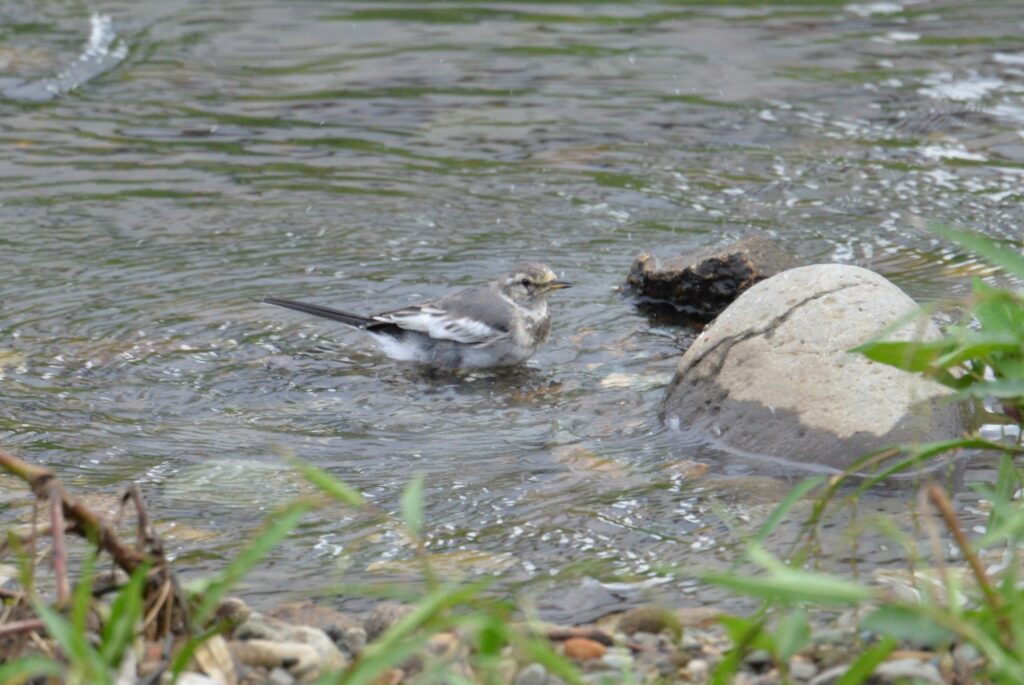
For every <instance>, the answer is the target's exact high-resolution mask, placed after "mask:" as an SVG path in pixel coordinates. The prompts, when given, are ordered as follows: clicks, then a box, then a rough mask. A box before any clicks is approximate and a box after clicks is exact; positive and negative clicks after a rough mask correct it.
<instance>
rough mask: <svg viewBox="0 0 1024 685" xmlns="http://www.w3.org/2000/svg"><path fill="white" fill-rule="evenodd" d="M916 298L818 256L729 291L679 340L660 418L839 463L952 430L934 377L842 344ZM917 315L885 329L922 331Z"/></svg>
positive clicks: (731, 445)
mask: <svg viewBox="0 0 1024 685" xmlns="http://www.w3.org/2000/svg"><path fill="white" fill-rule="evenodd" d="M919 311H920V309H919V308H918V307H917V305H916V304H915V303H914V301H913V300H911V299H910V297H908V296H907V295H906V294H905V293H903V291H901V290H900V289H899V288H897V287H896V286H895V285H893V284H892V283H890V282H889V281H887V280H886V279H885V278H883V277H882V276H879V275H878V274H876V273H873V272H871V271H868V270H867V269H861V268H859V267H855V266H845V265H840V264H819V265H813V266H803V267H798V268H796V269H790V270H788V271H784V272H782V273H780V274H778V275H776V276H773V277H771V278H769V279H767V280H765V281H762V282H761V283H758V284H757V285H755V286H753V287H752V288H750V290H748V291H747V292H745V293H744V294H743V295H741V296H740V297H739V298H738V299H737V300H736V301H735V302H734V303H733V304H732V305H731V306H730V307H729V308H728V309H726V310H725V311H724V312H723V313H722V314H721V315H720V316H719V317H718V318H717V319H716V320H715V321H714V323H712V324H711V325H710V326H709V327H708V328H706V329H705V330H704V332H703V333H702V334H701V335H700V336H699V337H698V338H697V340H696V341H695V342H694V343H693V345H692V346H691V347H690V348H689V349H688V350H687V351H686V353H685V354H684V355H683V358H682V359H681V360H680V362H679V366H678V368H677V369H676V375H675V378H674V379H673V381H672V383H671V385H670V386H669V391H668V395H667V397H666V400H665V406H664V414H665V418H666V420H667V421H668V422H669V424H670V425H673V426H677V427H680V428H688V429H695V430H697V431H698V432H700V433H703V434H704V435H705V436H707V437H710V438H711V439H712V440H714V441H716V442H717V443H718V444H719V445H720V446H722V447H724V448H726V450H727V451H732V452H734V453H739V454H741V455H743V456H746V457H759V456H766V457H770V458H772V459H773V460H775V461H778V460H783V461H788V462H798V463H800V464H805V465H818V466H824V467H829V468H832V469H844V468H846V467H848V466H849V465H850V464H851V463H853V462H854V461H856V460H857V459H858V458H859V457H862V456H864V455H865V454H867V453H868V452H871V451H873V450H877V449H879V448H881V447H884V446H887V445H893V444H899V443H905V442H914V441H927V440H940V439H948V438H953V437H956V436H958V435H960V434H961V433H962V432H963V430H964V429H965V426H964V416H963V413H962V411H961V409H960V408H959V407H957V406H956V405H952V404H949V403H947V402H943V401H942V400H943V398H944V397H945V396H946V395H947V394H948V391H947V389H946V388H944V387H943V386H940V385H939V384H937V383H934V382H931V381H928V380H925V379H922V378H920V377H918V376H915V375H913V374H909V373H905V372H903V371H899V370H897V369H894V368H892V367H889V366H885V365H883V364H879V363H876V362H872V361H870V360H868V359H867V358H865V357H863V356H862V355H859V354H851V353H849V352H848V350H849V349H850V348H852V347H855V346H857V345H859V344H861V343H863V342H865V341H867V340H868V339H870V338H872V337H874V336H876V335H877V334H878V333H879V332H880V331H881V330H882V329H884V328H885V327H887V326H890V325H892V324H894V323H896V322H898V321H902V320H905V317H907V315H908V314H911V315H912V314H913V313H914V312H919ZM937 335H939V330H938V328H937V327H936V326H935V324H934V323H931V322H930V321H928V320H927V319H926V318H924V317H922V318H919V319H917V320H916V322H914V321H912V322H910V324H909V325H908V326H904V327H901V328H900V329H899V330H897V331H895V332H894V333H893V334H892V335H890V336H888V337H889V339H903V340H907V339H913V338H921V337H923V338H934V337H935V336H937Z"/></svg>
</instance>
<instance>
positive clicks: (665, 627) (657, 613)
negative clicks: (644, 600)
mask: <svg viewBox="0 0 1024 685" xmlns="http://www.w3.org/2000/svg"><path fill="white" fill-rule="evenodd" d="M618 628H619V630H620V631H622V632H623V633H625V634H626V635H632V634H634V633H641V632H643V633H654V634H655V635H657V634H658V633H661V632H667V633H669V634H670V635H672V637H673V638H674V639H675V640H677V641H678V640H679V639H680V638H681V637H682V635H683V625H682V623H681V622H680V621H679V618H678V617H677V616H676V615H675V614H674V613H672V612H671V611H669V610H668V609H665V608H664V607H659V606H654V605H647V606H642V607H637V608H636V609H630V610H629V611H627V612H626V613H624V614H623V615H622V618H621V619H619V626H618Z"/></svg>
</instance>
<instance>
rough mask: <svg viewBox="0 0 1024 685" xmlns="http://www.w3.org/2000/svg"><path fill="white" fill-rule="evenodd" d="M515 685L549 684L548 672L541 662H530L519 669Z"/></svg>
mask: <svg viewBox="0 0 1024 685" xmlns="http://www.w3.org/2000/svg"><path fill="white" fill-rule="evenodd" d="M513 685H548V672H547V671H546V670H545V669H544V667H543V666H541V665H540V664H530V665H529V666H526V667H524V668H523V669H522V670H521V671H519V673H518V674H517V675H516V679H515V681H513Z"/></svg>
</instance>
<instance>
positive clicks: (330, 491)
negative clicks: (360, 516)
mask: <svg viewBox="0 0 1024 685" xmlns="http://www.w3.org/2000/svg"><path fill="white" fill-rule="evenodd" d="M288 462H289V463H290V464H291V465H292V467H293V468H294V469H295V470H296V471H298V472H299V473H301V474H302V476H303V477H304V478H305V479H306V480H308V481H309V482H310V483H312V484H313V485H315V486H316V487H317V489H318V490H320V491H321V492H323V493H324V494H325V495H327V496H328V497H331V498H332V499H334V500H336V501H338V502H340V503H341V504H345V505H348V506H350V507H356V508H362V507H364V506H366V500H365V499H363V495H362V494H361V493H360V492H359V491H358V490H356V489H355V488H353V487H352V486H351V485H348V484H347V483H344V482H342V481H340V480H338V479H337V478H335V477H334V476H332V475H331V474H329V473H327V472H326V471H324V470H323V469H318V468H317V467H315V466H312V465H310V464H307V463H305V462H303V461H299V460H298V459H295V458H290V459H289V460H288Z"/></svg>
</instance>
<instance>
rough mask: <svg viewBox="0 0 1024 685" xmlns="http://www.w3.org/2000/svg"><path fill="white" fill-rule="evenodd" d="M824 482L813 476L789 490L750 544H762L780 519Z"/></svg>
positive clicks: (823, 479)
mask: <svg viewBox="0 0 1024 685" xmlns="http://www.w3.org/2000/svg"><path fill="white" fill-rule="evenodd" d="M824 481H825V478H824V477H823V476H815V477H813V478H807V479H804V480H802V481H801V482H800V483H798V484H797V486H796V487H795V488H793V489H792V490H790V492H789V494H788V495H786V497H785V499H783V500H782V501H781V502H779V504H778V505H777V506H776V507H775V509H774V510H772V513H771V514H770V515H769V516H768V518H767V519H766V520H765V522H764V523H763V524H762V525H761V527H760V528H759V529H758V531H757V533H756V534H755V535H754V537H753V539H752V540H751V542H752V543H753V544H755V545H760V544H762V543H763V542H764V541H765V540H766V539H767V538H768V536H769V535H771V532H772V531H773V530H775V528H776V526H778V525H779V523H780V522H781V521H782V519H783V518H784V517H785V516H786V514H788V513H789V510H790V509H792V508H793V506H794V505H796V503H797V502H799V501H800V500H802V499H803V498H804V497H805V496H806V495H807V493H809V492H810V491H811V490H813V489H814V488H816V487H818V486H819V485H821V484H822V483H823V482H824Z"/></svg>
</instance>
